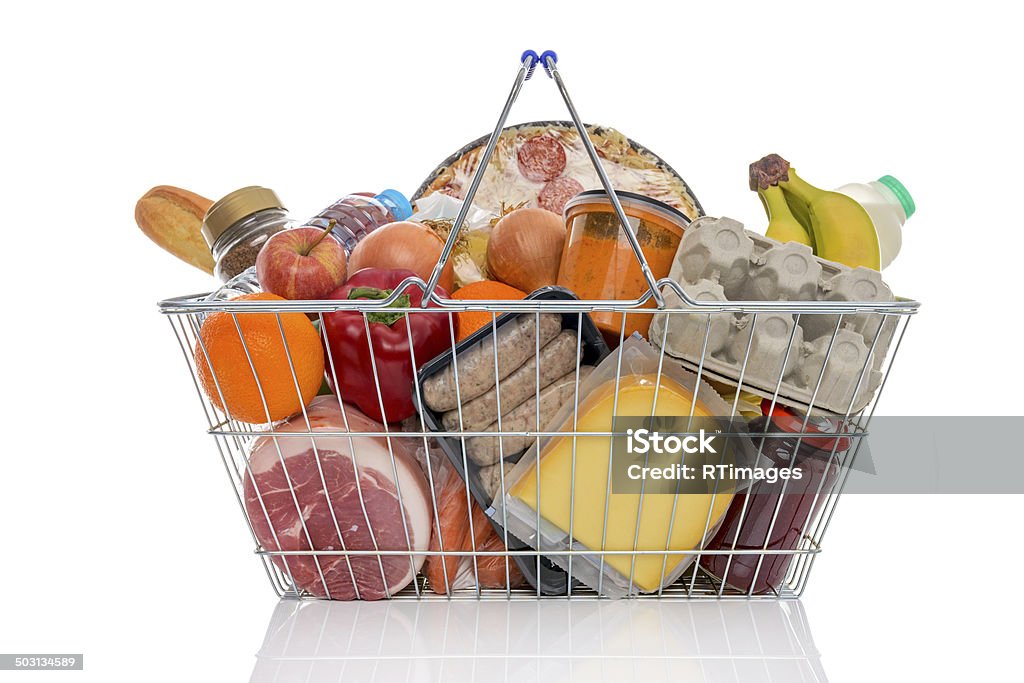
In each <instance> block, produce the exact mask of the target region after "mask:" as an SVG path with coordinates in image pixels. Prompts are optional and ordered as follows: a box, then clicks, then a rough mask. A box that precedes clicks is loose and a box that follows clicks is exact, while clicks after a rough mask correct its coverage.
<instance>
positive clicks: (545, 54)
mask: <svg viewBox="0 0 1024 683" xmlns="http://www.w3.org/2000/svg"><path fill="white" fill-rule="evenodd" d="M548 57H551V61H552V62H554V63H555V64H557V63H558V55H557V54H555V51H554V50H544V52H542V53H541V55H540V57H539V59H540V64H541V66H543V67H544V71H545V73H547V75H548V78H551V70H550V69H548Z"/></svg>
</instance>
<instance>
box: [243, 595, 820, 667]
mask: <svg viewBox="0 0 1024 683" xmlns="http://www.w3.org/2000/svg"><path fill="white" fill-rule="evenodd" d="M475 679H486V680H487V681H488V683H504V682H506V681H507V682H509V683H513V682H514V683H522V682H523V681H532V680H544V681H548V682H561V681H614V682H615V683H625V682H627V681H643V682H644V683H656V682H657V681H716V682H717V681H743V682H744V683H746V682H747V681H823V680H825V674H824V672H823V671H822V668H821V662H820V660H819V656H818V652H817V650H816V649H815V647H814V643H813V641H812V639H811V633H810V630H809V628H808V626H807V619H806V616H805V614H804V610H803V606H802V605H801V604H800V603H799V602H798V601H785V602H775V601H755V602H741V601H722V602H714V601H707V602H705V601H699V602H689V603H688V602H657V601H653V600H630V601H625V600H622V601H614V602H611V601H596V600H595V601H573V602H572V603H569V602H568V601H554V600H543V601H513V602H502V601H495V602H491V601H486V602H476V601H470V600H455V601H450V602H449V601H429V602H428V601H424V602H416V601H411V600H410V601H404V600H402V601H391V602H388V601H381V602H375V603H368V602H350V603H345V602H326V601H305V602H302V601H295V600H283V601H281V602H280V603H279V604H278V605H277V608H276V609H275V610H274V614H273V617H272V618H271V620H270V625H269V626H268V627H267V635H266V637H265V639H264V641H263V646H262V647H261V648H260V651H259V653H258V655H257V661H256V667H255V669H254V671H253V674H252V679H251V681H252V682H253V683H269V682H270V681H273V682H275V683H283V682H286V681H308V682H311V683H319V682H321V681H332V682H336V681H348V680H359V681H365V682H367V683H369V682H372V681H381V682H387V683H390V682H391V681H463V680H475Z"/></svg>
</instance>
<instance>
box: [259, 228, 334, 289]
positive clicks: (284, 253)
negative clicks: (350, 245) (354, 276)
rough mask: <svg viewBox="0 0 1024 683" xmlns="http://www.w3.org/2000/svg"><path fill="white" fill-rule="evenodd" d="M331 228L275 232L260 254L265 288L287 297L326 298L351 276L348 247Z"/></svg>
mask: <svg viewBox="0 0 1024 683" xmlns="http://www.w3.org/2000/svg"><path fill="white" fill-rule="evenodd" d="M329 232H330V229H327V230H321V229H320V228H292V229H291V230H282V231H281V232H279V233H277V234H276V235H273V236H272V237H271V238H270V239H269V240H267V243H266V244H264V245H263V248H262V249H260V253H259V255H258V256H257V257H256V277H257V278H259V281H260V286H261V287H263V291H265V292H270V293H271V294H277V295H278V296H283V297H284V298H285V299H326V298H327V295H328V294H330V293H331V292H333V291H334V290H335V289H337V288H338V287H340V286H341V285H342V284H343V283H344V282H345V278H346V276H347V274H348V273H347V270H348V264H347V259H346V257H345V249H344V248H343V247H342V246H341V244H340V243H339V242H338V241H337V240H336V239H334V238H333V237H331V236H330V234H329Z"/></svg>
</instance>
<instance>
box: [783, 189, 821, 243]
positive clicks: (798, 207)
mask: <svg viewBox="0 0 1024 683" xmlns="http://www.w3.org/2000/svg"><path fill="white" fill-rule="evenodd" d="M782 196H784V197H785V198H786V204H787V205H788V206H789V211H790V213H792V214H793V218H795V219H796V220H797V222H798V223H799V224H800V225H801V226H802V227H803V229H804V230H806V231H807V233H808V235H810V233H811V215H810V213H809V212H808V211H807V205H806V204H804V203H803V202H802V201H800V199H799V198H797V197H794V196H793V195H792V194H790V193H789V192H787V191H786V190H783V191H782ZM811 241H812V242H813V241H814V237H813V235H812V236H811Z"/></svg>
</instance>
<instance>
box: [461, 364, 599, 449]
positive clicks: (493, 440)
mask: <svg viewBox="0 0 1024 683" xmlns="http://www.w3.org/2000/svg"><path fill="white" fill-rule="evenodd" d="M593 369H594V368H593V367H591V366H589V365H583V366H580V381H581V382H582V381H583V380H584V379H585V378H586V376H587V375H589V374H590V372H591V371H592V370H593ZM575 397H576V370H575V369H574V370H573V371H572V372H569V373H567V374H565V375H563V376H562V377H559V378H558V379H557V380H555V381H554V382H553V383H552V384H550V385H549V386H548V387H547V388H546V389H544V390H543V391H542V392H540V414H541V419H542V420H543V419H550V417H551V416H553V415H554V414H555V413H557V412H558V410H559V408H561V407H562V406H563V405H565V404H566V403H569V402H573V401H575ZM536 424H537V397H536V396H530V397H529V398H528V399H527V400H525V401H523V402H522V403H521V404H520V405H519V406H518V407H517V408H516V409H515V410H512V411H511V412H509V413H508V414H507V415H502V416H501V430H502V431H503V432H528V431H536V429H537V427H536ZM480 431H486V432H496V431H498V423H497V421H495V422H494V423H493V424H490V425H488V426H487V427H486V428H485V429H482V430H480ZM499 442H500V445H501V448H499V447H498V446H499ZM533 442H534V437H532V436H503V437H496V436H474V437H470V438H468V439H466V454H467V455H468V456H469V457H470V459H472V460H473V462H475V463H476V464H478V465H493V464H494V463H496V462H498V460H499V458H500V457H501V455H504V456H505V457H508V456H510V455H514V454H516V453H518V452H519V451H522V450H525V449H527V448H529V447H530V446H531V445H532V444H533Z"/></svg>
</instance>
